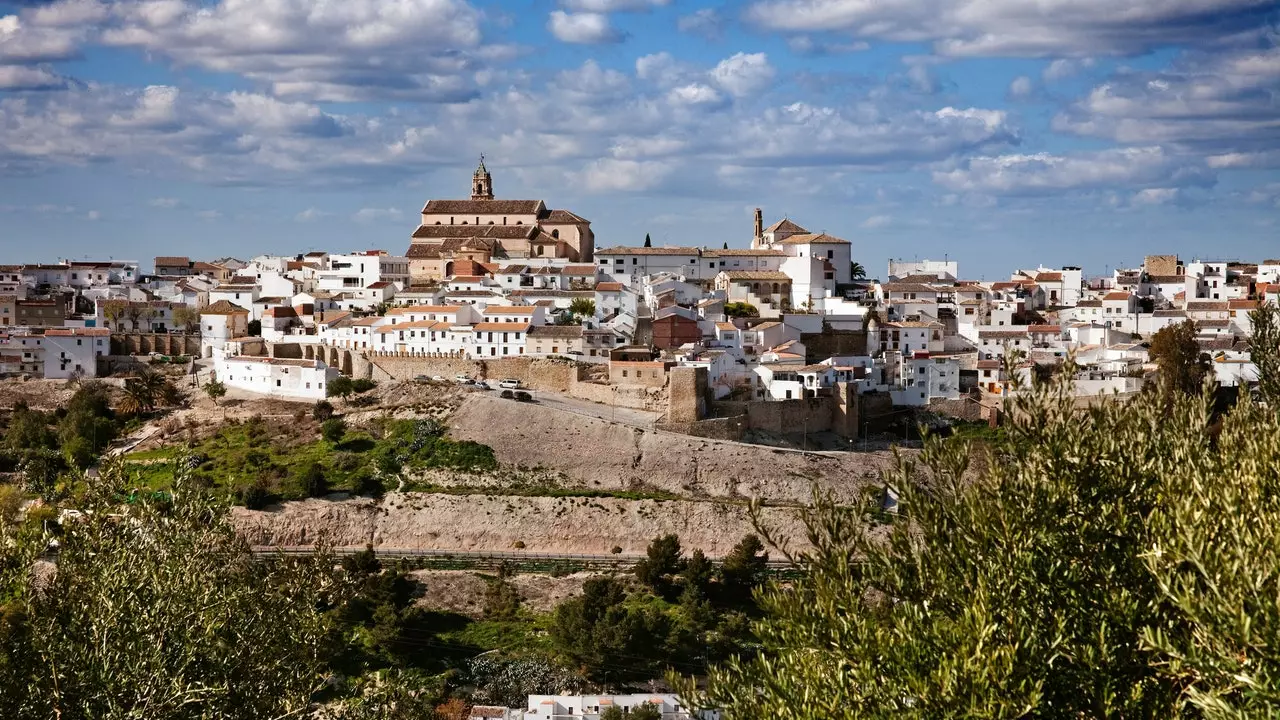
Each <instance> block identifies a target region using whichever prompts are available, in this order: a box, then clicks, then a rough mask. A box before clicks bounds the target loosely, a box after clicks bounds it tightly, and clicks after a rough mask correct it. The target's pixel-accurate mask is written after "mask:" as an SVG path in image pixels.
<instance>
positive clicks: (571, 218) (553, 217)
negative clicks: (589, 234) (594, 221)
mask: <svg viewBox="0 0 1280 720" xmlns="http://www.w3.org/2000/svg"><path fill="white" fill-rule="evenodd" d="M543 222H546V223H552V224H555V223H575V224H576V223H584V222H591V221H590V220H587V219H586V218H584V217H582V216H581V215H577V214H575V213H571V212H569V211H568V210H551V211H549V212H548V213H547V215H546V217H545V218H543Z"/></svg>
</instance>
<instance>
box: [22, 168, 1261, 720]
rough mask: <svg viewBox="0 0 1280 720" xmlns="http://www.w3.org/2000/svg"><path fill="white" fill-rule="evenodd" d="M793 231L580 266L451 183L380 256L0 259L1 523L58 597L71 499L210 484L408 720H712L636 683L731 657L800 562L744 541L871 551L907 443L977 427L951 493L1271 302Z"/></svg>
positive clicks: (1198, 271)
mask: <svg viewBox="0 0 1280 720" xmlns="http://www.w3.org/2000/svg"><path fill="white" fill-rule="evenodd" d="M802 222H803V220H802V219H800V218H797V219H792V218H787V217H784V218H781V219H777V220H774V221H773V222H771V223H768V224H766V216H765V213H764V211H763V210H762V209H757V210H756V211H755V213H754V223H753V225H752V227H751V229H750V231H749V232H750V235H747V232H748V231H747V229H746V228H744V233H743V243H742V244H743V245H744V246H745V247H742V248H730V247H728V246H727V244H726V245H725V246H722V247H720V248H709V247H697V246H685V247H675V246H656V245H654V244H653V243H651V242H650V241H649V240H648V239H647V238H646V240H645V242H644V244H643V245H636V246H624V245H614V246H611V247H605V248H597V247H596V238H595V234H594V232H593V231H592V229H591V223H590V221H588V220H587V219H585V218H583V217H581V216H579V215H577V214H575V213H573V212H571V211H568V210H559V209H554V210H553V209H548V207H547V205H546V204H545V202H544V201H542V200H503V199H499V198H498V197H497V196H496V195H495V191H494V182H493V177H492V175H491V173H490V171H489V170H488V168H486V167H485V165H484V164H483V161H482V162H481V164H480V166H479V167H478V168H477V169H476V171H475V173H474V175H473V178H472V183H471V186H470V197H469V199H464V200H429V201H427V202H426V204H425V205H424V206H423V208H422V213H421V220H420V223H419V224H418V226H417V227H416V228H414V229H411V230H409V232H408V235H409V237H408V239H407V247H406V248H405V249H404V250H403V251H397V252H399V254H393V252H391V251H386V250H356V251H348V252H337V251H335V252H332V253H331V252H305V253H300V254H295V255H285V256H279V255H260V256H257V257H253V258H250V259H247V260H240V259H236V258H225V257H224V258H214V259H207V260H197V259H192V258H189V257H179V256H165V257H157V258H155V259H154V260H153V262H152V264H151V267H150V268H147V267H144V266H143V265H142V264H141V263H139V262H131V261H119V260H109V261H102V262H91V261H75V260H63V261H62V262H57V263H51V264H39V265H11V266H3V267H0V325H3V329H0V416H2V417H3V419H4V420H5V425H4V427H5V434H4V435H3V436H2V438H3V442H2V443H0V479H3V480H5V481H6V482H4V483H0V491H3V492H0V511H2V512H0V520H5V517H6V516H5V513H7V514H8V516H9V520H12V521H14V522H15V523H26V524H27V525H30V524H32V523H39V524H41V527H42V532H43V534H41V535H40V537H41V538H46V537H47V538H50V540H49V545H48V547H47V548H46V549H45V555H46V556H47V557H49V558H52V559H56V560H57V562H58V563H59V565H58V570H57V572H58V573H63V572H68V569H67V567H68V566H67V564H66V563H67V562H71V563H72V565H71V566H70V567H73V568H74V567H79V570H78V572H80V573H82V574H85V575H91V574H92V572H93V571H92V570H91V569H88V568H87V567H85V566H76V565H74V562H75V560H74V557H73V558H72V559H71V560H70V561H68V560H67V559H66V558H63V557H62V556H61V554H60V553H59V552H58V542H59V540H58V538H60V537H62V536H63V533H64V532H65V531H66V530H68V529H74V531H75V532H80V529H79V528H80V525H79V521H80V520H81V519H82V518H83V517H84V515H82V514H81V513H82V511H83V506H82V503H84V502H88V503H93V502H95V500H94V499H93V498H94V497H95V496H94V495H93V494H92V493H87V489H88V488H91V487H93V486H95V484H98V483H105V484H106V485H107V486H108V487H111V488H113V494H111V495H110V496H108V498H107V500H106V501H105V502H107V503H108V505H107V506H103V507H106V508H108V509H109V510H110V511H111V512H116V511H117V510H118V509H119V507H120V505H119V503H120V502H121V501H122V500H124V501H125V502H128V503H135V502H142V505H141V509H139V510H137V511H136V512H138V513H140V514H141V515H140V516H148V515H147V514H148V513H153V512H158V513H161V514H165V513H169V512H171V510H170V509H169V508H170V505H169V503H170V501H171V499H172V495H171V494H170V493H174V492H176V491H178V490H180V489H181V488H184V487H189V486H193V487H196V488H200V489H207V490H211V491H212V493H208V494H203V495H196V496H195V497H216V498H222V499H224V500H227V501H229V502H230V504H231V505H232V507H231V508H230V509H229V510H226V511H225V515H217V516H218V517H225V522H226V523H227V524H228V527H229V528H230V530H229V531H228V534H227V536H225V537H234V538H237V540H235V541H234V542H238V543H243V545H238V546H236V547H238V548H239V550H236V551H233V552H240V553H242V554H243V555H244V556H251V557H257V558H259V559H262V558H272V557H274V558H277V559H279V558H283V557H289V556H302V557H313V556H314V557H321V558H324V557H333V559H332V560H331V561H330V564H329V565H328V566H327V567H326V568H324V569H323V572H324V573H329V572H332V571H333V570H334V563H338V566H339V569H340V570H341V572H342V573H347V574H348V576H349V578H350V579H352V582H356V581H358V582H360V583H363V585H362V586H361V587H363V590H361V591H360V593H364V595H359V597H360V598H361V599H358V600H353V601H352V603H354V604H356V605H357V606H359V607H365V606H361V605H359V603H368V606H367V607H365V609H364V610H360V611H357V610H351V609H350V608H347V609H341V610H334V611H333V612H334V613H336V614H334V615H333V617H332V618H330V621H332V622H335V623H337V624H338V626H339V627H341V628H343V631H344V632H346V633H348V634H349V637H350V638H351V640H350V641H349V642H351V645H350V646H349V649H348V650H344V651H342V652H339V653H338V654H337V655H336V656H335V657H342V658H346V657H348V656H350V657H354V658H357V659H355V660H344V662H348V663H349V664H350V667H348V668H347V670H346V672H349V673H350V681H351V682H356V683H359V682H365V681H367V679H368V678H370V677H381V675H380V674H381V673H385V672H404V673H410V675H407V676H406V677H408V678H410V679H409V680H408V681H406V682H405V685H406V686H407V687H413V688H415V690H414V692H416V693H418V696H419V697H421V698H423V702H425V703H427V704H428V705H430V704H432V703H439V707H437V708H436V711H435V712H436V713H437V714H436V715H435V716H436V717H450V718H452V717H459V718H463V717H465V718H471V719H472V720H475V719H478V718H506V719H508V720H521V719H524V720H528V719H530V718H539V717H570V716H581V717H624V716H628V714H629V715H630V716H634V717H654V718H658V717H661V718H676V719H680V720H691V719H692V718H703V719H705V718H716V717H719V714H718V712H717V711H715V710H707V709H701V710H699V709H694V708H691V707H690V706H689V703H688V700H687V698H686V697H685V696H684V695H681V694H676V693H672V692H670V690H672V688H669V687H666V685H665V684H664V683H663V682H662V681H661V680H660V678H661V677H662V673H663V672H664V670H669V669H671V668H676V669H677V670H678V671H680V672H689V673H694V674H702V673H705V672H706V670H707V668H708V667H710V666H711V665H712V664H714V663H721V662H724V661H725V660H726V659H727V658H729V657H730V656H732V655H734V654H736V653H741V652H749V651H751V648H753V647H754V643H755V642H756V640H755V639H753V635H752V632H753V631H752V630H750V629H749V627H748V621H747V618H757V617H760V614H761V612H762V608H761V606H760V605H758V604H757V600H756V599H755V598H756V597H757V595H756V593H758V592H759V591H760V589H761V588H763V587H765V586H766V583H767V580H768V579H769V578H770V577H784V576H785V577H790V576H789V575H786V574H787V573H793V572H794V567H795V566H793V565H792V564H791V563H789V562H783V561H782V560H781V559H780V558H779V556H778V555H777V554H773V555H771V554H770V553H771V552H773V553H777V552H778V551H779V550H781V549H783V548H786V549H787V551H788V552H792V551H796V550H800V551H810V550H814V549H815V548H814V547H813V546H812V544H813V543H814V542H821V538H820V537H819V536H815V535H814V534H813V526H812V525H808V524H806V523H811V522H812V518H813V515H812V514H811V513H815V512H816V513H818V514H819V515H818V517H819V518H821V517H822V516H821V513H822V512H823V510H822V507H823V503H824V502H826V503H835V504H837V505H838V506H840V507H842V508H846V509H853V510H854V511H856V513H857V515H856V517H857V518H858V523H859V525H858V527H859V528H860V529H859V531H858V532H859V533H863V534H864V535H861V536H864V537H867V538H870V539H871V540H870V541H869V542H880V541H882V540H884V539H885V538H886V537H887V536H888V534H890V533H894V532H898V530H896V529H895V527H896V526H895V524H894V523H893V521H892V520H891V519H890V518H892V517H893V516H894V515H895V514H896V512H897V508H898V501H899V490H900V489H905V490H907V492H911V490H910V485H909V484H908V485H904V484H903V481H904V480H909V481H910V482H915V481H917V480H920V479H921V477H923V476H920V477H917V474H918V473H920V472H922V471H921V470H920V469H918V468H917V467H916V466H915V465H914V463H915V461H916V460H921V461H922V462H934V463H936V462H937V459H936V457H935V458H934V459H933V460H932V461H926V460H925V457H926V455H927V451H926V452H922V451H921V450H920V449H919V447H920V438H921V433H922V428H925V427H927V428H930V429H931V430H935V431H940V432H943V433H950V434H962V435H964V436H966V437H969V438H971V439H975V440H978V441H979V446H977V447H975V449H974V450H973V451H972V452H970V451H969V450H964V451H963V452H965V453H969V454H968V455H967V456H964V457H960V458H959V459H958V460H957V461H956V462H957V464H956V465H954V466H953V467H960V468H962V469H961V470H959V471H957V472H958V475H963V476H964V477H965V478H966V479H967V480H971V481H974V482H978V481H979V477H980V476H981V475H982V474H983V473H984V472H986V473H990V472H992V468H990V467H989V466H986V465H984V463H992V462H994V459H993V457H992V456H991V455H989V454H986V453H985V452H984V451H982V449H981V447H982V445H981V443H982V442H993V443H998V442H1004V441H1005V440H1007V436H1002V435H1001V434H1000V433H1001V432H1002V429H1001V428H1002V426H1003V425H1004V424H1005V423H1007V422H1009V421H1010V420H1012V421H1013V422H1015V423H1016V422H1017V420H1016V418H1017V416H1016V414H1010V415H1009V417H1006V416H1005V415H1006V413H1008V412H1010V404H1011V403H1013V404H1015V405H1014V406H1015V407H1016V401H1017V400H1019V399H1020V398H1021V399H1030V398H1031V397H1032V395H1033V394H1034V392H1035V391H1034V389H1033V388H1034V387H1035V386H1036V384H1038V383H1039V382H1040V381H1044V380H1047V379H1050V378H1057V379H1059V380H1061V379H1064V378H1068V377H1069V379H1070V381H1071V382H1070V384H1069V385H1067V384H1063V385H1060V386H1059V387H1064V388H1066V387H1069V388H1070V392H1071V393H1073V395H1074V397H1070V398H1068V409H1067V410H1066V413H1067V414H1068V415H1074V414H1078V413H1079V412H1080V409H1081V408H1086V407H1089V406H1091V405H1094V404H1098V403H1099V402H1100V401H1101V400H1103V399H1106V398H1113V399H1126V398H1137V399H1136V400H1135V401H1134V403H1133V406H1134V407H1138V406H1141V404H1142V398H1143V397H1145V398H1147V399H1148V400H1150V398H1152V397H1155V396H1154V394H1153V393H1143V392H1142V390H1143V388H1144V387H1145V386H1147V385H1148V384H1156V383H1160V387H1161V388H1163V389H1164V390H1167V389H1168V388H1169V387H1172V380H1171V379H1170V376H1169V374H1170V373H1171V372H1174V371H1177V370H1178V368H1177V367H1175V365H1171V364H1170V362H1171V361H1170V352H1171V351H1170V350H1168V349H1167V348H1168V347H1170V346H1171V345H1170V343H1168V342H1163V341H1162V340H1161V339H1162V338H1168V337H1170V336H1173V335H1176V336H1177V337H1178V338H1179V339H1178V340H1177V342H1176V343H1175V345H1176V349H1175V351H1173V352H1175V353H1181V355H1180V357H1181V359H1180V360H1177V361H1176V362H1182V363H1185V364H1186V366H1187V367H1188V368H1189V369H1190V370H1191V372H1190V374H1189V375H1188V377H1190V378H1191V379H1190V380H1188V381H1185V382H1183V387H1182V390H1184V391H1185V392H1186V393H1188V394H1194V393H1195V391H1196V388H1197V387H1199V380H1200V378H1201V377H1202V376H1207V377H1208V378H1209V379H1210V380H1211V381H1212V382H1211V384H1216V387H1217V388H1218V389H1219V390H1223V389H1225V390H1228V391H1236V390H1241V389H1250V390H1252V389H1253V386H1254V385H1256V384H1258V381H1259V369H1258V367H1256V366H1255V364H1254V362H1253V358H1252V357H1251V355H1250V336H1251V333H1252V329H1253V328H1252V327H1251V317H1260V318H1266V317H1268V316H1267V315H1266V313H1261V314H1258V315H1251V313H1254V311H1256V310H1258V308H1259V307H1262V306H1264V304H1266V303H1276V302H1277V301H1280V260H1276V259H1259V261H1258V262H1257V263H1246V262H1236V261H1224V260H1211V259H1202V258H1193V259H1184V258H1179V257H1177V256H1173V255H1150V256H1147V257H1146V258H1145V261H1144V262H1143V264H1142V266H1141V267H1137V268H1130V269H1123V270H1116V271H1115V272H1113V273H1110V274H1108V275H1103V276H1097V275H1092V276H1091V275H1088V274H1087V273H1086V271H1085V270H1084V269H1083V268H1081V267H1060V268H1049V267H1035V268H1011V269H1010V273H1009V279H1008V280H1000V281H994V282H985V281H981V282H980V281H974V280H969V279H965V275H964V273H963V272H962V270H961V268H960V266H959V264H958V263H957V262H956V261H952V260H946V261H931V260H922V261H896V260H895V261H890V263H889V265H888V267H887V269H886V270H887V272H886V275H885V277H884V279H878V278H869V277H868V269H867V268H866V267H864V266H863V265H862V264H861V263H860V262H859V260H858V258H859V248H858V247H856V245H855V244H854V243H852V242H850V241H848V240H846V239H842V238H840V237H837V236H834V235H831V234H827V233H813V232H810V231H809V230H808V229H806V228H805V227H804V226H803V224H802ZM1260 327H1261V326H1260ZM1162 342H1163V345H1162ZM1162 375H1163V377H1162ZM1035 402H1044V396H1043V395H1041V396H1039V399H1038V400H1035ZM1107 407H1110V408H1115V407H1118V406H1117V405H1110V404H1108V405H1107ZM1100 410H1104V411H1105V410H1106V408H1100ZM1246 411H1247V410H1242V412H1246ZM1002 437H1003V438H1005V440H1002V439H1001V438H1002ZM966 447H967V446H966ZM1002 447H1005V448H1006V450H1008V449H1010V448H1013V449H1016V448H1019V447H1023V448H1025V446H1022V445H1017V444H1009V445H1005V446H1002ZM952 451H953V452H954V451H955V450H954V448H953V450H952ZM929 472H933V473H938V472H939V470H938V467H937V466H934V467H933V468H932V469H931V470H930V471H929ZM894 478H896V479H894ZM86 493H87V494H86ZM6 498H7V500H6ZM140 498H141V500H139V499H140ZM97 502H103V500H102V498H98V500H97ZM196 502H197V505H196V506H195V510H194V511H193V512H196V513H197V514H198V519H197V520H196V525H195V526H196V527H198V528H199V532H202V533H203V532H204V530H205V528H204V524H205V523H206V522H207V520H206V518H207V516H206V515H203V514H199V513H202V512H203V511H202V510H200V509H199V505H198V502H200V501H198V500H197V501H196ZM6 506H12V508H13V509H12V510H4V508H5V507H6ZM19 507H20V508H21V509H20V510H19V509H18V508H19ZM183 507H185V506H183ZM223 507H224V508H225V506H223ZM89 512H90V513H91V512H92V510H90V511H89ZM806 513H810V514H809V515H806ZM19 516H21V518H22V519H21V520H17V518H18V517H19ZM165 522H166V523H168V524H167V526H166V527H168V528H169V530H167V531H166V532H167V533H170V534H172V537H169V536H168V535H166V538H165V541H166V542H169V541H172V542H175V543H177V542H185V540H183V539H182V538H183V537H184V536H183V534H182V533H183V532H184V530H182V529H181V528H182V525H181V522H177V523H176V524H175V522H174V521H172V520H171V519H170V518H168V517H167V516H166V519H165ZM0 527H3V523H0ZM15 527H17V525H16V524H15ZM86 527H89V528H94V527H98V526H96V525H94V524H93V523H89V524H88V525H86ZM758 533H763V534H765V535H766V537H767V539H768V540H769V541H770V542H771V543H777V544H776V545H773V546H772V547H767V546H766V545H765V544H764V543H763V542H762V541H761V539H760V537H759V535H758ZM224 541H225V542H232V541H229V540H224ZM872 547H880V546H879V545H872ZM819 549H820V548H819ZM210 552H213V550H210ZM218 552H221V551H220V550H219V551H218ZM317 553H320V555H316V554H317ZM325 553H334V556H336V557H334V556H329V555H325ZM685 553H690V554H689V555H688V556H686V555H685ZM339 558H340V559H339ZM157 562H161V561H160V560H157ZM393 563H394V564H393ZM49 567H52V564H51V563H50V564H49ZM47 572H52V571H47ZM104 572H107V571H106V570H104ZM125 572H127V570H125V569H121V568H115V569H111V570H110V571H109V573H108V574H109V575H110V578H109V581H110V582H111V583H115V582H116V581H117V576H119V575H120V574H122V573H125ZM361 578H363V579H361ZM270 589H271V588H267V589H266V591H270ZM374 604H379V605H378V606H377V611H376V612H372V610H371V608H372V607H374ZM196 612H199V611H196ZM362 613H363V614H362ZM592 613H598V614H597V615H592ZM350 648H358V649H350ZM335 662H336V661H335ZM413 673H420V675H413ZM459 678H462V679H463V680H462V681H461V684H457V685H455V684H454V683H455V682H459ZM629 691H632V692H629ZM634 691H641V692H634ZM547 693H555V694H547ZM590 693H604V694H590ZM357 694H359V693H357ZM405 707H407V705H406V706H405ZM610 708H616V709H619V710H620V711H621V712H620V713H619V714H613V713H611V711H610Z"/></svg>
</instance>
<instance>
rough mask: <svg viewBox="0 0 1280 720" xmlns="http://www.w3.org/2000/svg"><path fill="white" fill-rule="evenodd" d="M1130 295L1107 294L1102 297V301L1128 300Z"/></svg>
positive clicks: (1119, 293)
mask: <svg viewBox="0 0 1280 720" xmlns="http://www.w3.org/2000/svg"><path fill="white" fill-rule="evenodd" d="M1130 297H1132V295H1130V294H1129V293H1127V292H1109V293H1107V294H1106V295H1105V296H1103V298H1102V299H1103V300H1128V299H1129V298H1130Z"/></svg>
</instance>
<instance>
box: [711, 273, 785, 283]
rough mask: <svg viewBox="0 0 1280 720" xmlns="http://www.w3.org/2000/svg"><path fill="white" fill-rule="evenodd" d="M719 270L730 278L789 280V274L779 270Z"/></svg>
mask: <svg viewBox="0 0 1280 720" xmlns="http://www.w3.org/2000/svg"><path fill="white" fill-rule="evenodd" d="M721 272H723V273H724V274H725V275H727V276H728V277H729V279H730V280H744V281H747V282H751V281H756V280H763V281H770V282H791V276H790V275H788V274H786V273H784V272H782V271H781V270H722V271H721Z"/></svg>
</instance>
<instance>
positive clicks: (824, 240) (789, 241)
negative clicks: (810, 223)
mask: <svg viewBox="0 0 1280 720" xmlns="http://www.w3.org/2000/svg"><path fill="white" fill-rule="evenodd" d="M778 242H779V244H782V245H849V244H850V243H849V241H848V240H842V239H840V238H838V237H835V236H834V235H828V234H826V233H817V234H814V233H804V234H801V235H792V236H791V237H789V238H786V239H784V240H779V241H778Z"/></svg>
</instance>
